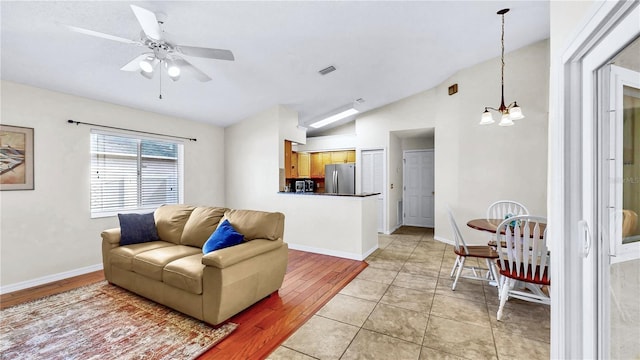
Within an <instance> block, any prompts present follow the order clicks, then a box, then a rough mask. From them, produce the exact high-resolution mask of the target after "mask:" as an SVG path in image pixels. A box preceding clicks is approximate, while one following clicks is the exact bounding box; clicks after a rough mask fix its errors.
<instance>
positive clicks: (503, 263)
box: [496, 215, 548, 281]
mask: <svg viewBox="0 0 640 360" xmlns="http://www.w3.org/2000/svg"><path fill="white" fill-rule="evenodd" d="M545 221H546V219H545V218H543V217H539V216H530V215H520V216H514V217H511V218H509V219H506V220H504V221H502V223H500V225H499V226H498V229H497V230H496V237H498V238H499V237H504V240H505V243H506V246H507V248H506V251H499V252H498V255H499V260H498V261H500V268H502V269H508V271H509V272H510V273H512V274H515V276H517V277H520V276H524V277H527V278H528V277H531V278H532V279H533V280H534V281H542V278H543V277H544V275H545V274H544V269H545V267H546V266H547V265H548V264H547V262H548V248H547V236H546V229H545V232H544V233H543V234H542V235H541V234H540V223H544V222H545ZM501 233H504V235H502V234H501ZM529 272H531V274H530V273H529ZM547 275H548V274H547Z"/></svg>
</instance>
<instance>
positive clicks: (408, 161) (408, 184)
mask: <svg viewBox="0 0 640 360" xmlns="http://www.w3.org/2000/svg"><path fill="white" fill-rule="evenodd" d="M403 162H404V167H403V182H404V187H403V204H404V205H403V207H404V209H403V210H404V214H403V215H404V219H403V224H404V225H410V226H422V227H433V224H434V220H433V213H434V195H435V193H434V190H435V188H434V156H433V150H411V151H405V152H404V156H403Z"/></svg>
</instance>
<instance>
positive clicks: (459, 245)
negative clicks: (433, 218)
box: [447, 207, 498, 290]
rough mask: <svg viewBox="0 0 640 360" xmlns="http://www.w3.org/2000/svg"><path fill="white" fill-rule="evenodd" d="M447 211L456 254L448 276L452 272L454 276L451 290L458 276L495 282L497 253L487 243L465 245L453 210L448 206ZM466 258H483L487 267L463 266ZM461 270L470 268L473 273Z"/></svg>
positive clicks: (454, 286) (454, 287) (456, 282)
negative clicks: (465, 272) (463, 272)
mask: <svg viewBox="0 0 640 360" xmlns="http://www.w3.org/2000/svg"><path fill="white" fill-rule="evenodd" d="M447 211H448V212H449V223H450V224H451V228H452V230H453V236H454V239H455V247H454V249H453V251H454V252H455V253H456V255H457V257H456V261H455V263H454V264H453V268H452V269H451V275H450V277H453V275H454V273H455V276H456V278H455V280H454V281H453V285H451V290H455V289H456V285H457V284H458V280H459V279H460V277H463V278H467V279H473V280H482V281H494V282H496V284H497V279H498V277H497V272H496V267H495V260H496V259H498V253H497V252H496V251H495V250H494V249H493V248H492V247H490V246H487V245H473V246H469V245H467V243H466V242H465V241H464V238H463V237H462V233H460V229H459V228H458V224H456V219H455V217H454V216H453V211H452V210H451V208H449V207H447ZM467 258H476V259H484V260H485V262H486V264H487V267H486V268H482V267H479V266H465V261H466V259H467ZM463 270H470V271H471V273H472V274H473V275H468V274H462V271H463ZM483 271H486V273H485V274H484V275H482V272H483Z"/></svg>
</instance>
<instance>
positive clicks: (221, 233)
mask: <svg viewBox="0 0 640 360" xmlns="http://www.w3.org/2000/svg"><path fill="white" fill-rule="evenodd" d="M243 241H244V235H242V234H240V233H239V232H237V231H236V229H234V228H233V226H232V225H231V223H230V222H229V220H226V219H225V220H224V221H223V222H222V224H220V226H218V228H217V229H216V231H214V232H213V234H211V236H210V237H209V239H208V240H207V241H206V242H205V243H204V245H203V246H202V253H204V254H208V253H210V252H212V251H215V250H218V249H223V248H226V247H229V246H234V245H238V244H240V243H241V242H243Z"/></svg>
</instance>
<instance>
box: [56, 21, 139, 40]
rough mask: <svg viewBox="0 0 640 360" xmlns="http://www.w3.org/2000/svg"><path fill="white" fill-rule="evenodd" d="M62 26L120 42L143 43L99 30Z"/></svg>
mask: <svg viewBox="0 0 640 360" xmlns="http://www.w3.org/2000/svg"><path fill="white" fill-rule="evenodd" d="M61 25H62V24H61ZM62 26H64V27H66V28H67V29H69V30H71V31H75V32H77V33H80V34H85V35H90V36H95V37H99V38H103V39H108V40H114V41H119V42H122V43H125V44H136V45H142V44H141V43H140V42H139V41H134V40H129V39H125V38H121V37H118V36H114V35H109V34H105V33H101V32H97V31H93V30H88V29H83V28H79V27H76V26H71V25H62Z"/></svg>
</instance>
